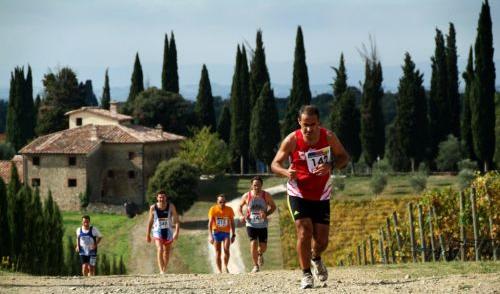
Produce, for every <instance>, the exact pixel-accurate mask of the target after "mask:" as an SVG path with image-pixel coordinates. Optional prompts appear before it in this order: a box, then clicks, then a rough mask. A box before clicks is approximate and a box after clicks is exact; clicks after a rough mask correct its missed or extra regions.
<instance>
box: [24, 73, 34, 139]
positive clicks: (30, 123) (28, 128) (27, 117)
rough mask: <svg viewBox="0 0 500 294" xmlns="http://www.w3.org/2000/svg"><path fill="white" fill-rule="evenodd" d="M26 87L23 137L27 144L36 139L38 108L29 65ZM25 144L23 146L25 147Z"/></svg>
mask: <svg viewBox="0 0 500 294" xmlns="http://www.w3.org/2000/svg"><path fill="white" fill-rule="evenodd" d="M25 83H26V87H25V92H24V94H25V95H24V97H23V98H24V99H23V105H22V110H23V111H22V119H23V130H22V132H23V136H24V138H25V140H26V142H25V143H24V144H26V143H27V142H28V141H29V140H31V139H32V138H34V137H35V126H36V108H35V103H34V101H33V76H32V73H31V66H29V65H28V73H27V74H26V80H25ZM24 144H23V145H24Z"/></svg>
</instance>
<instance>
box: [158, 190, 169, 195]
mask: <svg viewBox="0 0 500 294" xmlns="http://www.w3.org/2000/svg"><path fill="white" fill-rule="evenodd" d="M162 194H165V195H167V192H165V190H160V191H158V192H156V196H158V195H162Z"/></svg>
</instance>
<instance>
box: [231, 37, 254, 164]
mask: <svg viewBox="0 0 500 294" xmlns="http://www.w3.org/2000/svg"><path fill="white" fill-rule="evenodd" d="M244 53H245V50H244V48H242V51H240V47H239V46H238V48H237V53H236V65H235V69H234V75H233V84H232V86H231V111H230V113H231V134H230V144H229V145H230V148H231V151H232V154H233V161H232V168H233V170H234V171H239V172H241V173H243V172H244V170H242V169H241V166H240V158H243V162H244V164H246V162H247V159H248V131H249V117H250V113H249V111H248V109H249V101H248V98H249V97H248V80H249V79H248V65H247V64H246V56H245V57H244ZM245 54H246V53H245ZM245 86H246V87H245Z"/></svg>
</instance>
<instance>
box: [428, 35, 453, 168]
mask: <svg viewBox="0 0 500 294" xmlns="http://www.w3.org/2000/svg"><path fill="white" fill-rule="evenodd" d="M435 41H436V49H435V52H434V56H433V57H432V58H431V61H432V75H431V89H430V100H429V129H430V139H431V140H430V142H429V143H430V146H429V150H430V159H434V158H435V157H436V155H437V152H438V145H439V143H440V142H441V141H444V140H446V137H447V135H448V134H449V133H450V132H451V124H450V121H451V117H450V115H451V111H450V107H451V105H450V100H449V98H448V86H447V85H448V69H447V66H446V54H445V48H444V39H443V34H442V33H441V31H440V30H438V29H436V37H435Z"/></svg>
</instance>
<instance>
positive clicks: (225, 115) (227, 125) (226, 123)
mask: <svg viewBox="0 0 500 294" xmlns="http://www.w3.org/2000/svg"><path fill="white" fill-rule="evenodd" d="M217 133H219V137H220V138H221V139H222V140H224V142H226V144H228V145H229V142H230V139H229V138H230V135H231V114H230V113H229V106H228V104H227V103H225V104H224V106H223V107H222V111H221V113H220V116H219V123H218V124H217Z"/></svg>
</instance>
